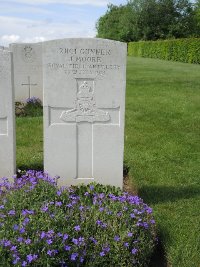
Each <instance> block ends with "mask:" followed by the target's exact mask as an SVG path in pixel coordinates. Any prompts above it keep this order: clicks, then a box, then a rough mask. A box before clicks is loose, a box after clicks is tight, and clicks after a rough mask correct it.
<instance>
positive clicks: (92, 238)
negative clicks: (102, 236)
mask: <svg viewBox="0 0 200 267" xmlns="http://www.w3.org/2000/svg"><path fill="white" fill-rule="evenodd" d="M89 239H90V240H91V241H92V242H94V244H95V245H96V244H97V240H96V239H95V238H94V237H92V236H91V237H90V238H89Z"/></svg>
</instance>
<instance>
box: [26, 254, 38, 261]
mask: <svg viewBox="0 0 200 267" xmlns="http://www.w3.org/2000/svg"><path fill="white" fill-rule="evenodd" d="M37 258H38V255H36V254H29V255H27V256H26V259H27V261H28V263H31V262H32V261H34V260H36V259H37Z"/></svg>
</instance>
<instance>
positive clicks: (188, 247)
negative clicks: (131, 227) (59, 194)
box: [17, 57, 200, 267]
mask: <svg viewBox="0 0 200 267" xmlns="http://www.w3.org/2000/svg"><path fill="white" fill-rule="evenodd" d="M125 164H126V166H127V167H129V177H130V179H131V181H132V182H133V185H134V186H135V187H136V188H137V191H138V194H139V195H140V196H141V197H142V198H143V199H144V201H145V202H146V203H148V204H150V205H151V206H152V207H153V208H154V213H155V217H156V221H157V224H158V232H159V237H160V242H161V244H160V247H163V248H164V251H165V254H166V258H167V260H168V263H170V265H171V266H173V267H200V66H199V65H192V64H184V63H176V62H167V61H161V60H155V59H144V58H134V57H129V58H128V68H127V97H126V129H125ZM17 166H18V168H20V169H24V168H26V169H27V168H37V169H41V168H42V119H41V118H17ZM152 266H153V267H164V263H161V264H160V265H159V264H158V262H157V263H155V262H154V263H153V264H152Z"/></svg>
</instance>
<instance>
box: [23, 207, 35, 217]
mask: <svg viewBox="0 0 200 267" xmlns="http://www.w3.org/2000/svg"><path fill="white" fill-rule="evenodd" d="M31 214H34V210H27V209H25V210H22V215H23V216H26V215H31Z"/></svg>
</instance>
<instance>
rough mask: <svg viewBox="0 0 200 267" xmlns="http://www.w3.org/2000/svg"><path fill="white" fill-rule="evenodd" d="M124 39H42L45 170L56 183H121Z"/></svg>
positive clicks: (124, 66)
mask: <svg viewBox="0 0 200 267" xmlns="http://www.w3.org/2000/svg"><path fill="white" fill-rule="evenodd" d="M126 51H127V46H126V44H125V43H121V42H116V41H111V40H104V39H89V38H88V39H62V40H54V41H47V42H44V43H43V75H44V168H45V170H46V171H47V172H49V173H50V174H51V175H59V176H60V177H61V178H60V184H65V185H66V184H68V185H71V184H73V185H76V184H79V183H89V182H92V181H95V182H98V183H102V184H110V185H115V186H119V187H122V184H123V151H124V112H125V87H126Z"/></svg>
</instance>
